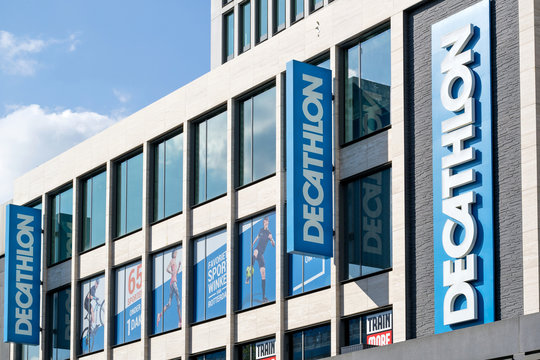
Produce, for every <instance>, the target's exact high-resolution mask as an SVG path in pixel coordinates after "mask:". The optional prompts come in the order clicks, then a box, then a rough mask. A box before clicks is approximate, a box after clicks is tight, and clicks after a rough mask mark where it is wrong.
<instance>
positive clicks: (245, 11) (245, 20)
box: [240, 1, 251, 51]
mask: <svg viewBox="0 0 540 360" xmlns="http://www.w3.org/2000/svg"><path fill="white" fill-rule="evenodd" d="M240 16H241V19H240V26H241V29H240V49H241V51H246V50H248V49H249V48H250V46H251V3H250V2H249V1H247V2H245V3H243V4H242V5H240Z"/></svg>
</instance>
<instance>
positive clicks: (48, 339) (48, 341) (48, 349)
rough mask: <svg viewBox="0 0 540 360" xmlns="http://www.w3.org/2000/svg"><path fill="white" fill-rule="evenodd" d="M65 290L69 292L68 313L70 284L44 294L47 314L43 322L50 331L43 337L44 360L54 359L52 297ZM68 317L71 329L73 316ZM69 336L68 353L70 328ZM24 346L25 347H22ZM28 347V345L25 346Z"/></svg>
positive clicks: (71, 292) (71, 295)
mask: <svg viewBox="0 0 540 360" xmlns="http://www.w3.org/2000/svg"><path fill="white" fill-rule="evenodd" d="M65 290H70V307H69V309H70V312H71V298H72V297H73V291H71V283H68V284H64V285H62V286H60V287H57V288H54V289H51V290H49V291H47V293H46V294H45V301H46V306H45V307H46V309H47V313H46V315H45V318H46V320H45V322H46V323H47V324H48V328H49V329H50V331H47V332H46V336H45V347H44V350H43V355H44V356H43V358H44V359H54V356H53V354H52V353H53V352H54V348H53V344H54V338H53V333H54V331H55V330H54V320H53V319H52V318H51V317H53V315H54V314H53V313H54V295H55V294H57V293H59V292H61V291H65ZM69 316H70V327H71V319H72V318H73V314H71V313H70V314H69ZM69 336H70V339H69V341H70V344H69V346H70V348H69V351H71V328H70V333H69ZM23 346H25V345H23ZM27 346H28V345H27ZM35 346H39V345H35Z"/></svg>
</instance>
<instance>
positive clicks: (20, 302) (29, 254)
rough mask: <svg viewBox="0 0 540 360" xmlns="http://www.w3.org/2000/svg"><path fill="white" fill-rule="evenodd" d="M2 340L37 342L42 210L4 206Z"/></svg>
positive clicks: (32, 343) (36, 343) (35, 343)
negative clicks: (4, 240) (4, 247)
mask: <svg viewBox="0 0 540 360" xmlns="http://www.w3.org/2000/svg"><path fill="white" fill-rule="evenodd" d="M5 261H6V262H5V264H6V265H5V292H4V342H14V343H19V344H31V345H38V344H39V317H40V295H39V285H40V269H41V210H38V209H33V208H28V207H24V206H16V205H7V207H6V258H5Z"/></svg>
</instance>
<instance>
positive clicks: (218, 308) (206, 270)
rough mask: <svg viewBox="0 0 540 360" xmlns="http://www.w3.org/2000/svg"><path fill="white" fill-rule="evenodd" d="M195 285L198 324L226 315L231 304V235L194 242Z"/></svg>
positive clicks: (206, 237) (195, 306) (223, 232)
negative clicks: (229, 298) (228, 243)
mask: <svg viewBox="0 0 540 360" xmlns="http://www.w3.org/2000/svg"><path fill="white" fill-rule="evenodd" d="M193 246H194V249H193V263H194V265H193V268H194V269H193V283H194V311H193V313H194V314H193V320H194V321H195V322H198V321H203V320H207V319H211V318H214V317H217V316H221V315H225V311H226V303H227V232H226V231H225V230H222V231H219V232H217V233H214V234H211V235H207V236H203V237H201V238H199V239H196V240H195V241H194V244H193Z"/></svg>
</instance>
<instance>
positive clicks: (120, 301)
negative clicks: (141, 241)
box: [114, 261, 143, 344]
mask: <svg viewBox="0 0 540 360" xmlns="http://www.w3.org/2000/svg"><path fill="white" fill-rule="evenodd" d="M142 281H143V273H142V262H141V261H137V262H135V263H132V264H129V265H126V266H122V267H121V268H118V269H116V311H115V313H114V322H115V325H116V330H115V334H116V337H115V344H123V343H126V342H130V341H133V340H138V339H140V338H141V297H142Z"/></svg>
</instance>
